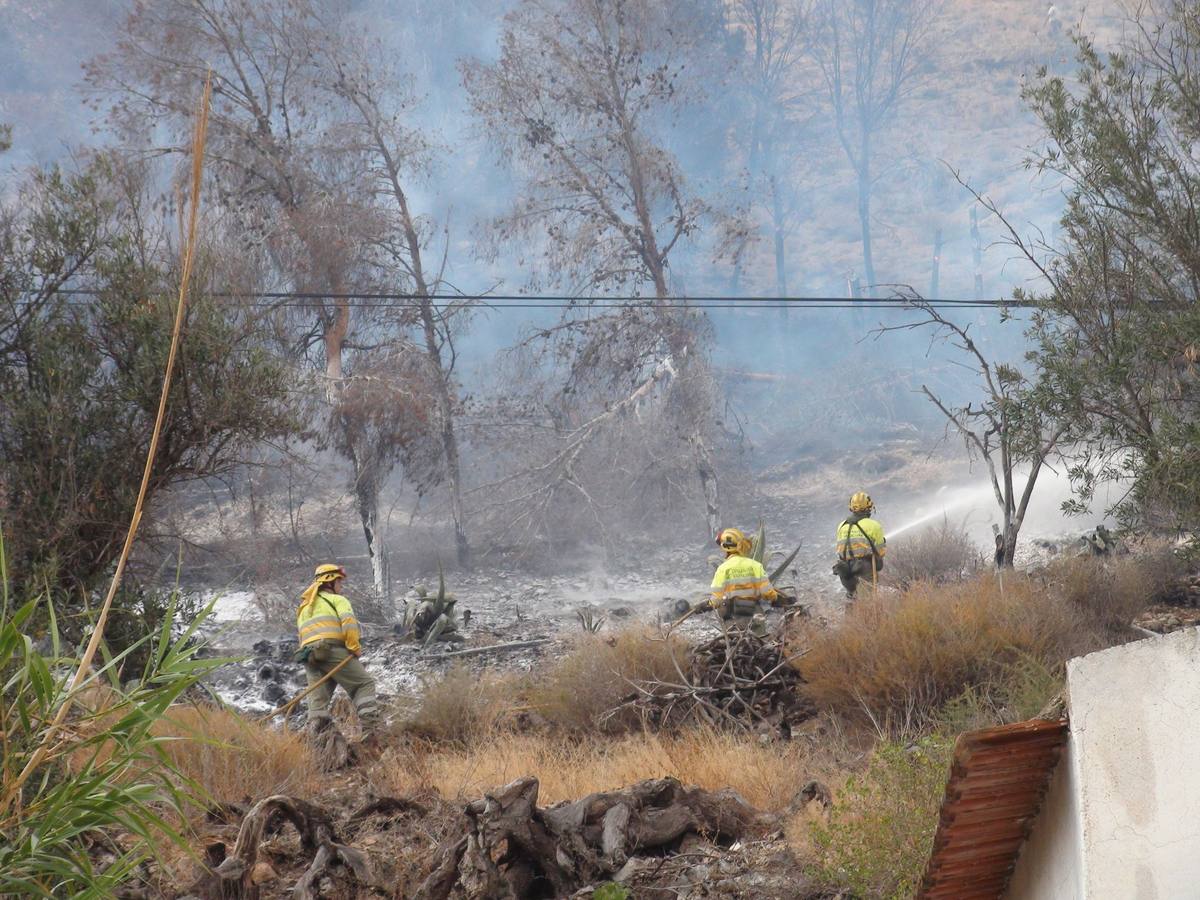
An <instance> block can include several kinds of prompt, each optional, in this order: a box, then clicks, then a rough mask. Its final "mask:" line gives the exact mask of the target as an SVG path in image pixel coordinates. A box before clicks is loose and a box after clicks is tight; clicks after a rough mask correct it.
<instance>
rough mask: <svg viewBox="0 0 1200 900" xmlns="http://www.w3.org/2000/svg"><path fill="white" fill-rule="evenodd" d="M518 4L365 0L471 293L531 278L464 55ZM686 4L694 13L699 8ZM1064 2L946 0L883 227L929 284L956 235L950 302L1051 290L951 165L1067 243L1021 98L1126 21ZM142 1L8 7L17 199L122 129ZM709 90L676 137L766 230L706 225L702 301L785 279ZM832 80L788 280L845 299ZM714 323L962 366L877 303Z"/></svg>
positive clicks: (843, 170)
mask: <svg viewBox="0 0 1200 900" xmlns="http://www.w3.org/2000/svg"><path fill="white" fill-rule="evenodd" d="M513 5H514V4H513V2H512V0H462V2H444V0H413V2H396V0H356V2H351V3H350V4H349V8H350V10H351V15H352V16H353V17H354V18H356V19H357V20H359V21H361V22H363V23H366V24H368V25H369V26H370V27H371V29H372V31H373V32H374V33H375V34H378V35H380V36H382V37H384V38H385V39H386V40H387V41H388V43H389V45H390V46H391V47H392V48H393V50H394V52H395V53H396V56H397V60H398V61H399V63H400V68H401V69H402V70H404V71H405V72H407V73H408V76H409V77H410V78H411V84H412V89H413V91H414V93H415V95H416V97H417V98H418V103H417V104H416V106H415V108H414V110H413V112H412V116H413V118H414V121H415V122H417V123H419V124H420V125H421V126H422V127H424V128H425V129H427V131H428V132H429V133H430V134H431V135H433V136H434V137H435V139H436V141H437V144H438V146H439V148H440V150H439V152H438V154H437V160H436V165H435V166H434V167H433V170H432V172H431V174H430V176H429V177H428V178H427V179H425V180H422V181H419V182H418V183H416V184H414V185H413V186H412V188H411V189H412V193H413V198H414V202H415V204H416V205H417V206H418V207H419V208H421V209H424V210H426V211H428V212H429V213H430V214H431V215H432V216H433V217H434V218H436V219H437V220H438V221H440V222H445V223H446V225H447V233H448V235H449V238H448V239H449V242H450V243H449V249H448V253H447V258H448V260H449V264H448V269H447V278H448V280H449V282H450V283H451V284H453V285H454V286H455V287H457V288H460V289H462V290H465V291H477V290H483V289H487V288H491V287H496V286H499V287H500V288H501V289H502V290H504V291H506V292H515V291H520V290H522V289H523V288H524V287H525V285H526V282H527V277H526V276H527V273H525V272H524V271H522V267H521V266H520V265H519V264H518V263H517V261H516V260H517V254H516V253H514V252H508V253H506V252H505V251H504V250H503V249H502V250H501V252H500V253H499V254H498V255H497V256H496V257H494V258H484V257H482V256H481V255H480V254H479V253H478V252H477V251H478V249H479V244H478V234H479V229H480V228H481V223H486V221H487V220H488V219H489V218H490V217H494V216H496V215H498V214H500V213H502V212H503V211H504V210H505V209H506V208H508V206H509V204H510V202H511V200H512V197H513V196H514V192H515V191H516V190H517V189H518V178H517V177H516V176H514V173H513V172H512V171H510V170H509V169H508V168H507V167H505V166H504V165H502V164H501V162H500V160H498V159H497V157H496V155H495V154H494V153H493V152H492V150H491V148H490V146H489V144H488V142H487V140H486V138H485V137H484V136H483V135H482V134H481V130H480V128H479V127H478V125H477V123H475V122H473V121H472V119H471V117H470V114H469V110H468V103H467V98H466V95H465V91H464V89H463V86H462V82H461V76H460V72H459V68H458V65H459V61H460V60H462V59H464V58H477V59H483V60H485V61H490V60H494V59H495V58H496V56H497V54H498V43H499V39H500V36H501V34H502V31H503V28H504V27H505V22H504V15H505V13H506V12H508V11H509V10H510V9H511V8H512V6H513ZM679 6H680V9H681V11H682V12H681V14H686V7H687V3H681V4H680V5H679ZM1049 6H1050V4H1048V3H1044V2H1037V0H948V2H946V3H945V5H944V9H943V12H942V15H941V17H940V19H939V20H938V22H937V23H936V26H935V27H934V32H933V35H932V39H931V41H930V44H929V50H928V53H927V57H928V58H927V59H926V60H925V61H924V67H925V72H924V75H923V77H922V79H921V82H920V85H919V87H917V88H916V89H915V90H914V91H913V92H912V93H911V95H909V96H908V97H906V98H905V100H904V102H903V104H902V105H901V107H900V110H899V114H898V116H897V117H896V118H895V119H894V121H892V122H890V123H889V124H888V126H887V128H886V129H885V131H884V133H883V135H882V137H881V140H880V142H879V151H878V152H879V159H878V165H877V168H876V174H875V178H876V183H875V192H874V209H873V234H874V239H875V242H876V268H877V270H878V272H879V280H880V281H881V282H884V283H886V284H905V285H910V286H912V287H913V288H915V289H917V290H918V291H921V292H923V293H927V292H928V291H929V289H930V288H931V275H932V268H933V259H934V255H935V245H937V244H938V241H937V235H938V234H939V233H940V235H941V240H940V250H939V251H938V253H937V255H938V269H939V278H938V293H939V294H940V295H941V296H944V297H949V298H963V299H970V298H973V297H975V296H977V294H978V295H980V296H983V297H985V298H988V299H994V298H999V297H1003V296H1006V295H1007V294H1009V293H1010V292H1011V291H1012V289H1013V288H1014V287H1030V286H1033V287H1036V282H1033V281H1031V277H1032V275H1031V272H1030V270H1029V268H1028V267H1026V266H1023V265H1021V264H1019V263H1017V262H1016V261H1015V259H1014V253H1013V251H1012V249H1011V248H1009V247H1006V246H1004V245H1003V243H1002V242H1001V238H1002V237H1003V231H1002V229H1001V228H1000V227H999V223H997V222H996V221H994V219H992V218H991V217H989V216H987V215H986V214H983V213H982V210H978V209H977V213H978V214H979V216H980V218H979V225H978V237H977V238H976V236H975V235H973V234H972V231H971V218H970V216H971V209H972V206H973V205H974V204H973V201H972V198H971V197H970V196H969V194H967V192H966V191H965V190H963V189H962V188H961V187H960V186H959V185H957V184H956V183H955V181H954V178H953V177H952V175H951V174H950V170H951V169H953V170H955V171H957V172H959V173H960V175H961V177H962V178H963V179H964V180H967V181H969V182H970V183H971V185H972V186H974V187H976V188H977V189H979V190H980V191H983V192H985V193H987V194H988V195H989V196H991V197H993V198H994V199H995V200H996V202H997V203H998V204H999V205H1000V206H1001V207H1002V208H1003V209H1004V210H1005V211H1006V213H1007V214H1008V215H1010V216H1011V218H1012V220H1013V222H1014V224H1016V225H1017V226H1019V227H1020V228H1022V229H1024V230H1028V231H1030V232H1032V233H1036V234H1039V235H1041V236H1044V237H1045V238H1046V239H1047V240H1050V241H1053V240H1054V238H1055V236H1056V229H1055V220H1056V219H1057V217H1058V215H1059V213H1060V211H1061V209H1062V204H1063V186H1062V185H1058V184H1053V183H1045V182H1042V181H1039V180H1038V179H1036V178H1035V177H1034V176H1033V175H1032V174H1031V173H1030V172H1029V171H1027V170H1026V169H1025V168H1024V167H1023V166H1022V159H1023V156H1024V154H1025V148H1027V147H1029V146H1030V145H1031V144H1033V143H1035V142H1036V141H1037V140H1038V131H1037V128H1036V123H1034V121H1033V120H1032V117H1031V116H1030V115H1029V113H1028V112H1027V111H1026V110H1025V109H1024V106H1023V104H1022V101H1021V99H1020V91H1021V87H1022V84H1023V83H1024V79H1026V78H1027V77H1030V76H1031V74H1032V73H1033V72H1034V71H1035V70H1036V69H1037V68H1038V67H1039V66H1048V67H1049V68H1050V69H1051V70H1052V71H1060V72H1063V73H1064V74H1066V73H1069V72H1070V70H1071V68H1072V62H1071V57H1072V52H1073V51H1072V48H1071V45H1070V41H1069V39H1068V37H1067V28H1068V27H1070V26H1078V27H1080V28H1082V29H1083V30H1085V31H1087V32H1088V33H1091V34H1094V35H1096V36H1097V37H1098V39H1099V40H1100V41H1101V42H1103V41H1104V40H1105V39H1106V37H1107V36H1111V35H1112V34H1114V33H1115V31H1116V29H1117V28H1118V25H1117V18H1116V16H1117V13H1118V12H1119V5H1118V3H1117V0H1107V2H1103V3H1101V2H1090V3H1087V4H1085V3H1082V2H1078V3H1073V2H1060V3H1057V4H1055V14H1054V17H1056V18H1057V22H1054V21H1052V18H1054V17H1048V8H1049ZM127 8H128V4H127V2H125V0H0V122H7V123H9V124H10V125H12V127H13V138H14V146H13V148H12V150H10V151H9V152H8V153H7V154H5V155H4V156H2V157H0V179H3V188H2V189H0V195H3V196H11V195H12V189H13V186H14V185H15V184H16V183H17V182H18V180H19V179H20V178H21V177H22V175H21V173H22V171H23V170H25V169H27V168H28V167H29V166H33V165H44V164H49V163H54V162H67V161H69V159H70V157H71V155H72V153H73V152H75V151H77V150H78V149H79V148H86V147H89V146H103V145H104V144H105V143H106V141H108V140H109V135H107V134H106V132H105V127H104V123H103V121H101V120H97V114H96V113H95V112H94V111H93V110H92V109H91V108H90V107H89V106H88V105H87V104H86V102H85V96H84V93H83V91H82V89H81V85H80V81H81V66H82V65H83V64H84V63H86V62H87V60H88V59H90V58H91V57H92V56H94V55H96V54H98V53H103V52H105V51H107V50H109V49H110V48H111V46H112V43H113V41H114V40H115V34H116V28H115V23H116V22H118V21H119V19H120V17H121V16H122V15H123V12H124V10H125V9H127ZM740 47H743V45H739V43H738V38H737V35H735V34H732V33H731V38H730V40H729V41H728V42H727V44H726V45H725V46H724V47H723V48H721V49H718V50H716V51H714V52H715V53H718V54H720V53H727V54H736V53H738V52H739V48H740ZM705 62H706V63H707V65H701V66H699V67H698V68H697V71H700V70H704V71H706V72H712V71H716V70H720V69H725V70H730V69H731V68H732V67H733V66H734V64H735V62H736V60H734V59H733V57H732V56H731V57H730V58H729V59H713V60H707V61H705ZM705 77H706V78H708V77H710V76H709V75H706V76H705ZM809 77H811V73H810V75H809ZM703 87H704V92H703V93H704V95H705V99H704V102H703V104H702V105H699V106H697V107H695V108H693V109H688V110H684V111H683V113H682V114H681V115H680V116H679V117H678V118H677V119H676V120H674V121H669V122H662V123H658V125H659V127H660V129H661V139H662V141H663V143H664V145H665V146H667V147H668V148H669V149H670V150H671V151H672V152H674V153H675V154H676V156H677V157H678V158H679V159H680V160H681V162H682V163H683V166H684V170H685V173H686V175H687V177H688V178H689V180H690V182H691V183H692V184H693V185H694V186H695V188H696V190H698V191H700V192H701V193H703V194H704V195H705V196H707V197H712V198H714V200H715V202H717V203H719V204H723V205H725V206H728V207H729V208H739V207H741V208H748V209H749V210H750V215H751V216H752V221H753V223H754V227H755V234H756V240H755V242H754V243H753V244H752V245H751V246H750V249H749V250H748V251H747V252H746V255H745V262H744V263H743V265H742V266H741V268H740V269H739V271H737V272H736V273H735V272H734V271H733V267H732V266H731V265H730V264H729V263H728V262H727V261H714V259H713V241H712V240H711V239H710V236H702V237H701V238H700V239H698V240H696V241H694V242H693V243H692V244H691V245H689V246H687V247H683V248H681V251H682V252H680V253H679V254H677V255H675V256H673V258H672V287H673V288H674V289H675V290H676V291H677V292H679V293H680V294H689V295H706V294H707V295H727V294H737V295H741V296H757V295H763V296H770V295H772V294H773V293H774V292H775V266H774V260H773V257H772V253H771V246H772V239H771V235H770V234H768V232H767V228H766V223H765V222H764V220H763V217H762V214H761V210H759V211H756V207H755V205H754V203H753V200H752V199H749V198H747V197H746V196H745V195H744V194H739V190H740V188H739V185H740V184H744V182H745V180H746V179H745V178H744V177H743V174H744V173H742V172H740V171H739V163H738V151H736V148H734V147H733V145H735V144H736V143H737V141H738V140H739V125H738V121H739V117H740V116H742V115H743V114H744V112H745V110H744V109H743V108H742V107H743V105H744V100H743V99H742V95H740V94H739V93H738V91H737V90H736V89H735V87H734V86H731V85H728V84H722V83H720V79H715V78H714V79H712V80H711V82H710V83H707V84H705V85H704V86H703ZM818 87H819V85H817V84H815V83H813V84H807V85H798V86H797V93H798V94H801V95H804V96H805V97H808V99H807V100H805V103H807V106H806V107H805V108H803V109H802V110H801V111H800V112H799V113H798V116H799V118H800V119H801V120H802V123H803V124H802V126H800V130H801V132H802V134H801V137H802V139H801V140H799V141H797V142H796V145H795V148H794V149H793V150H792V151H791V153H792V155H791V156H790V157H789V158H788V159H787V160H785V165H786V173H787V175H788V177H789V179H790V184H791V188H790V190H791V191H792V202H793V204H794V209H795V214H794V216H793V217H792V221H791V223H790V225H789V228H788V232H787V234H786V237H785V241H786V246H787V259H788V263H787V273H786V274H787V283H788V292H789V293H790V294H793V295H801V294H806V295H821V296H837V297H845V296H847V295H848V293H849V292H850V290H851V288H850V285H851V282H852V281H853V280H854V279H855V277H857V276H860V275H861V268H862V266H861V245H860V242H859V238H858V221H857V217H856V206H855V203H856V198H855V182H854V177H853V173H852V172H851V170H850V168H849V167H848V165H847V163H846V160H845V158H844V156H843V154H842V152H841V150H840V149H839V147H838V145H837V141H836V137H835V135H834V133H833V129H832V124H831V120H830V116H829V115H828V113H827V111H823V110H822V108H821V104H820V100H819V97H817V96H815V95H816V94H818V93H819V91H818V90H817V89H818ZM977 245H978V247H979V248H980V260H979V262H978V264H977V263H976V258H975V251H976V246H977ZM977 275H978V282H979V284H978V286H977ZM878 292H879V293H883V292H885V291H884V290H883V289H880V290H879V291H878ZM553 315H554V313H553V312H542V313H530V312H521V313H517V312H515V311H512V312H493V313H488V314H485V316H484V318H483V319H482V320H481V321H480V322H479V323H478V324H477V327H475V328H474V329H473V330H472V332H471V334H470V335H469V336H468V338H467V340H466V342H465V345H464V349H465V351H466V354H465V359H464V375H465V376H466V377H484V376H485V373H486V371H487V369H488V367H489V366H490V365H491V362H490V360H491V359H492V357H493V355H494V354H495V353H496V351H498V350H500V349H502V348H503V347H505V346H507V345H508V344H509V343H511V342H512V340H513V339H514V337H515V336H516V335H518V334H519V333H520V332H521V330H522V328H524V327H526V326H527V325H529V324H530V322H531V321H544V320H546V319H547V318H549V317H552V316H553ZM971 315H973V316H974V317H975V319H976V322H977V325H976V327H977V330H978V332H979V333H981V334H982V335H984V338H983V339H984V340H985V341H987V342H990V343H991V346H993V347H995V348H998V349H1001V350H1003V351H1005V352H1006V353H1011V354H1018V355H1019V350H1020V346H1021V339H1020V332H1021V326H1020V322H1019V321H1017V322H1009V323H1008V324H1006V325H1003V326H1002V325H1001V324H1000V316H999V315H998V314H996V313H995V312H993V311H983V312H972V313H971ZM711 318H712V319H713V324H714V332H715V334H716V342H715V349H714V356H715V360H716V362H717V363H718V364H719V365H721V366H725V367H728V368H733V369H745V370H754V369H766V370H771V371H779V372H786V373H792V374H804V373H808V374H812V373H814V372H817V373H819V374H821V375H822V376H823V379H824V380H823V381H822V384H826V383H827V382H828V381H831V380H836V378H838V377H842V373H843V372H846V373H851V372H855V371H858V370H860V369H863V368H870V367H875V366H879V365H883V364H885V363H886V364H887V365H890V366H893V367H896V368H898V369H900V370H903V371H905V372H908V373H912V374H913V376H914V377H919V375H920V373H921V372H922V371H925V370H930V369H933V368H936V367H937V365H939V364H940V363H939V362H938V360H939V359H944V356H939V354H938V353H936V352H935V353H934V354H933V355H932V356H930V355H928V343H929V342H928V336H927V335H910V336H907V337H899V338H895V337H892V338H886V339H883V340H876V339H874V338H873V337H872V336H871V334H870V332H871V329H872V328H873V327H874V326H876V325H877V324H879V323H881V322H884V323H892V324H894V320H892V319H888V318H887V317H885V316H884V315H883V314H881V313H876V312H874V311H866V312H865V313H861V314H858V315H857V316H854V315H851V314H849V313H847V312H844V311H839V312H831V311H813V310H808V309H795V310H792V311H790V312H789V314H788V315H787V316H784V315H783V314H781V313H780V312H778V311H774V310H766V309H764V310H760V311H750V312H748V311H745V310H736V311H721V312H714V313H713V314H712V316H711ZM472 372H473V373H474V376H472V375H471V373H472ZM845 377H851V376H850V375H849V374H847V375H846V376H845Z"/></svg>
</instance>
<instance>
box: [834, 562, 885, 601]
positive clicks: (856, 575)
mask: <svg viewBox="0 0 1200 900" xmlns="http://www.w3.org/2000/svg"><path fill="white" fill-rule="evenodd" d="M849 562H850V571H849V572H847V573H846V574H845V575H838V578H840V579H841V580H842V587H844V588H845V589H846V595H847V596H848V597H853V596H854V592H855V591H856V590H858V582H859V579H864V580H866V581H870V580H871V557H869V556H868V557H866V558H865V559H852V560H850V561H849ZM881 568H883V566H882V565H881V564H879V563H876V565H875V572H876V573H878V572H879V570H880V569H881Z"/></svg>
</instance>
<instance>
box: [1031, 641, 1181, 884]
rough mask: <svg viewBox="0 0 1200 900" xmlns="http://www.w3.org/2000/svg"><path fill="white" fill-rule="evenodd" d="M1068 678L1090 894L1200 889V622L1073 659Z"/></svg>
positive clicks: (1084, 879)
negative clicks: (1179, 629) (1198, 625)
mask: <svg viewBox="0 0 1200 900" xmlns="http://www.w3.org/2000/svg"><path fill="white" fill-rule="evenodd" d="M1067 688H1068V693H1069V703H1070V717H1071V735H1070V745H1071V751H1070V752H1071V753H1073V754H1074V757H1075V764H1074V774H1075V777H1077V778H1078V802H1079V810H1080V814H1081V823H1082V836H1083V863H1084V866H1083V876H1084V877H1083V897H1085V898H1087V900H1177V898H1186V897H1197V896H1200V630H1197V629H1195V628H1190V629H1187V630H1185V631H1178V632H1175V633H1174V634H1170V635H1166V636H1165V637H1157V638H1149V639H1147V640H1144V641H1138V642H1136V643H1132V644H1126V645H1124V646H1122V647H1113V648H1111V649H1108V650H1102V651H1100V652H1099V653H1093V654H1090V655H1088V656H1084V657H1080V658H1079V659H1073V660H1071V661H1070V662H1069V663H1068V664H1067ZM1045 896H1047V897H1057V896H1059V895H1058V894H1050V895H1045ZM1064 896H1073V895H1064Z"/></svg>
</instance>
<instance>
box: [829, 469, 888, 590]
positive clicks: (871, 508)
mask: <svg viewBox="0 0 1200 900" xmlns="http://www.w3.org/2000/svg"><path fill="white" fill-rule="evenodd" d="M873 512H875V504H874V503H873V502H872V501H871V498H870V497H869V496H868V495H867V494H866V493H864V492H863V491H859V492H858V493H856V494H855V495H854V496H853V497H851V498H850V516H849V517H848V518H847V519H846V520H845V521H843V522H842V524H841V525H839V526H838V530H837V555H838V561H837V564H836V565H835V566H834V567H833V571H834V572H836V573H837V576H838V578H840V579H841V581H842V587H844V588H845V589H846V595H847V596H848V597H850V598H853V597H854V592H855V591H856V590H857V589H858V582H859V579H862V578H870V579H872V583H874V578H875V575H876V573H878V572H879V570H880V569H882V568H883V557H884V555H885V554H886V553H887V539H886V538H885V537H884V536H883V526H882V525H880V524H879V523H878V522H876V521H875V520H874V519H873V518H871V514H872V513H873Z"/></svg>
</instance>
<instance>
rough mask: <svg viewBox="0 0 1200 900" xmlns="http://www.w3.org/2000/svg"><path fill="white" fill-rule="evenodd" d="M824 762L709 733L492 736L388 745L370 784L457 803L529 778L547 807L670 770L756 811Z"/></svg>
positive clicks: (785, 795)
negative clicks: (726, 792) (444, 743)
mask: <svg viewBox="0 0 1200 900" xmlns="http://www.w3.org/2000/svg"><path fill="white" fill-rule="evenodd" d="M833 768H834V763H833V762H832V758H831V757H829V756H828V755H822V756H821V757H819V758H817V757H813V756H811V755H809V754H808V753H807V752H806V751H805V750H803V749H802V747H801V746H800V745H799V744H797V743H787V744H781V743H774V744H764V743H761V742H759V741H758V740H756V739H754V738H751V737H745V736H736V735H730V734H722V733H717V732H711V731H689V732H684V733H681V734H679V735H675V736H670V737H668V736H664V735H654V734H630V735H625V736H622V737H616V738H592V739H589V740H578V739H576V738H573V737H569V736H563V735H551V734H541V735H518V734H496V735H494V736H492V737H491V738H490V739H488V740H486V741H484V742H482V743H480V744H477V745H475V746H473V747H471V748H469V749H466V748H460V749H453V748H446V747H439V748H424V749H417V750H412V749H409V750H402V751H389V752H388V753H387V754H385V756H384V758H383V759H382V760H381V761H380V763H379V764H378V765H377V766H376V767H375V768H374V770H373V772H372V780H373V781H374V782H375V783H374V785H373V787H374V789H375V791H376V792H377V793H379V794H388V795H402V794H413V793H420V792H424V791H429V790H432V791H435V792H436V793H438V794H440V795H441V796H442V797H444V798H445V799H447V800H456V799H464V798H473V797H478V796H480V795H481V794H482V793H483V792H484V791H486V790H488V789H490V788H494V787H496V786H497V785H502V784H507V783H508V782H510V781H512V780H513V779H514V778H519V777H521V776H525V775H533V776H536V777H537V778H538V780H539V781H540V782H541V792H540V802H541V803H542V804H547V803H557V802H558V801H561V800H575V799H578V798H580V797H584V796H586V795H588V794H590V793H593V792H595V791H606V790H615V789H617V788H621V787H625V786H626V785H629V784H633V783H634V782H637V781H641V780H642V779H645V778H660V777H665V776H671V777H674V778H678V779H679V780H680V781H682V782H684V783H685V784H693V785H698V786H699V787H702V788H707V789H708V790H720V789H722V788H727V787H728V788H733V789H734V790H735V791H737V792H738V793H739V794H741V796H742V797H744V798H745V799H746V800H747V801H748V802H749V803H751V804H752V805H754V806H756V807H758V808H759V809H763V810H771V811H778V810H781V809H783V808H785V807H787V805H788V804H789V803H790V802H791V801H792V799H793V797H794V796H795V794H796V792H797V791H799V790H800V788H801V787H802V786H803V785H804V784H805V782H806V781H807V780H808V779H810V778H814V777H818V778H820V777H824V776H826V775H827V773H828V772H829V771H830V770H832V769H833Z"/></svg>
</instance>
